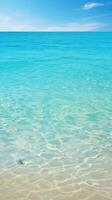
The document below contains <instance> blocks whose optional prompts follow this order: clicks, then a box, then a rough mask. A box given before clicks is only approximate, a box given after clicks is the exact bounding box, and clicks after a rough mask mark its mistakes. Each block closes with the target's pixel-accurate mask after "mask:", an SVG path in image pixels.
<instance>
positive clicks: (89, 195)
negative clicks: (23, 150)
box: [0, 169, 112, 200]
mask: <svg viewBox="0 0 112 200" xmlns="http://www.w3.org/2000/svg"><path fill="white" fill-rule="evenodd" d="M58 175H59V174H58ZM59 176H60V177H58V179H57V178H56V176H53V174H51V175H50V174H49V175H48V173H47V172H46V171H43V172H42V173H40V174H39V173H38V172H36V171H35V170H34V171H33V172H30V171H28V170H27V169H26V170H23V171H22V170H21V172H20V171H19V170H15V171H13V172H12V171H9V172H7V171H5V170H4V171H3V172H2V173H1V174H0V200H86V199H87V200H111V199H112V192H111V189H110V188H103V187H100V185H98V186H93V185H89V184H87V183H85V182H81V181H80V180H79V181H78V180H76V179H75V177H71V178H68V179H67V178H66V179H65V177H64V176H63V173H62V176H61V173H60V175H59Z"/></svg>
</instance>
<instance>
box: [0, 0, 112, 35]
mask: <svg viewBox="0 0 112 200" xmlns="http://www.w3.org/2000/svg"><path fill="white" fill-rule="evenodd" d="M0 31H73V32H74V31H112V0H96V1H95V0H3V1H2V0H0Z"/></svg>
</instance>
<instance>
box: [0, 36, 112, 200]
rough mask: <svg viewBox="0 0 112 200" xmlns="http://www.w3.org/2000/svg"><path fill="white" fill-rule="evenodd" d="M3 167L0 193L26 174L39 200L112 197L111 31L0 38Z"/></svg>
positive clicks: (0, 158) (0, 152)
mask: <svg viewBox="0 0 112 200" xmlns="http://www.w3.org/2000/svg"><path fill="white" fill-rule="evenodd" d="M0 168H1V175H0V180H2V184H1V185H2V189H1V191H2V192H4V190H5V189H6V188H7V187H8V186H7V183H8V180H9V179H10V180H11V183H13V181H15V182H14V183H17V177H19V178H20V179H21V178H23V182H22V183H24V177H25V172H26V171H27V175H30V178H29V177H27V178H26V179H25V180H27V181H26V182H29V180H30V183H33V185H35V184H34V180H35V181H37V182H38V184H39V183H42V184H43V183H44V184H45V181H46V184H47V185H49V184H51V183H52V190H53V191H54V190H55V188H57V187H58V189H59V191H57V192H56V191H55V193H56V194H53V196H52V195H51V193H49V192H48V191H50V189H49V188H50V187H51V186H49V187H48V190H46V191H47V196H44V194H46V193H45V192H44V194H43V193H42V194H40V196H41V198H42V199H44V200H46V199H47V200H50V199H52V200H54V199H56V198H57V196H58V195H59V196H58V200H59V199H65V196H66V195H68V196H67V199H72V198H73V199H76V198H74V197H73V195H74V193H75V191H77V187H76V185H77V186H79V187H80V191H81V189H82V188H83V185H84V186H88V187H93V188H95V190H98V191H100V192H98V195H99V193H102V194H103V195H104V196H103V197H104V198H105V199H106V197H107V196H108V198H110V199H111V198H112V194H111V189H112V33H0ZM7 174H8V175H7ZM9 174H10V178H9ZM4 176H5V180H6V182H5V181H4V182H5V184H3V180H4ZM31 177H35V179H34V180H32V179H31ZM61 184H63V187H65V186H66V185H67V188H69V187H70V188H72V190H71V189H70V188H69V189H68V193H67V192H62V190H61V189H62V188H63V187H62V185H61ZM23 185H24V184H21V187H22V188H21V187H20V188H19V189H18V190H24V187H23ZM31 185H32V184H31ZM44 187H45V185H44V186H43V185H42V186H41V184H40V185H39V188H40V189H41V192H42V191H44V189H45V188H44ZM17 188H18V187H16V190H17ZM30 188H31V186H30ZM40 189H39V190H38V192H39V191H40ZM28 190H29V189H28ZM82 190H83V189H82ZM9 191H10V190H9ZM25 191H26V190H25ZM33 191H35V192H36V191H37V189H35V190H34V189H33ZM16 192H17V191H16ZM66 193H67V194H66ZM31 194H32V190H31V191H30V195H31ZM105 194H106V195H105ZM92 195H93V193H92ZM95 195H96V193H95ZM93 196H94V195H93ZM2 197H3V194H2ZM9 197H10V194H9ZM9 197H8V199H9ZM83 197H84V195H82V197H79V198H78V197H77V199H83ZM4 199H5V197H4ZM12 199H13V198H12ZM12 199H11V200H12ZM24 199H25V198H24ZM27 199H28V196H27ZM29 199H31V197H29ZM38 199H39V198H38ZM90 199H92V197H91V195H90ZM94 199H95V200H97V198H94ZM99 199H100V198H99ZM101 199H103V198H101ZM33 200H34V198H33Z"/></svg>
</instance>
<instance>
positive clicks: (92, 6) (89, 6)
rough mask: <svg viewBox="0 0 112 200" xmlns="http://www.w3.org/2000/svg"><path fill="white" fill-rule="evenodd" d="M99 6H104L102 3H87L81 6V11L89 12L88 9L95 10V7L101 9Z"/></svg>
mask: <svg viewBox="0 0 112 200" xmlns="http://www.w3.org/2000/svg"><path fill="white" fill-rule="evenodd" d="M101 6H104V4H103V3H97V2H88V3H86V4H85V5H84V6H83V9H84V10H90V9H93V8H96V7H101Z"/></svg>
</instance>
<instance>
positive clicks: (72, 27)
mask: <svg viewBox="0 0 112 200" xmlns="http://www.w3.org/2000/svg"><path fill="white" fill-rule="evenodd" d="M101 27H102V25H101V24H99V23H67V24H63V25H60V26H48V27H45V28H44V29H43V31H56V32H58V31H63V32H64V31H65V32H66V31H69V32H77V31H95V30H97V29H99V28H101Z"/></svg>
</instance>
